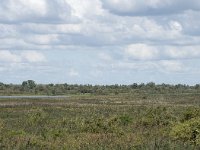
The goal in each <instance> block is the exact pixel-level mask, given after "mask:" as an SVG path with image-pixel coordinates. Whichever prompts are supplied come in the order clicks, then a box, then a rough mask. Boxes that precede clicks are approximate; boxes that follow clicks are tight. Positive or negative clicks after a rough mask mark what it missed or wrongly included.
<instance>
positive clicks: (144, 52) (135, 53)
mask: <svg viewBox="0 0 200 150" xmlns="http://www.w3.org/2000/svg"><path fill="white" fill-rule="evenodd" d="M125 54H126V55H128V56H129V57H131V58H133V59H139V60H148V59H156V58H158V56H159V51H158V50H157V49H156V48H155V47H153V46H148V45H145V44H132V45H129V46H128V47H127V48H126V49H125Z"/></svg>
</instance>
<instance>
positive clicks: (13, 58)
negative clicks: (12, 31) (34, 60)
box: [0, 50, 21, 63]
mask: <svg viewBox="0 0 200 150" xmlns="http://www.w3.org/2000/svg"><path fill="white" fill-rule="evenodd" d="M20 61H21V57H20V56H19V55H16V54H14V53H11V52H10V51H7V50H1V51H0V62H9V63H11V62H20Z"/></svg>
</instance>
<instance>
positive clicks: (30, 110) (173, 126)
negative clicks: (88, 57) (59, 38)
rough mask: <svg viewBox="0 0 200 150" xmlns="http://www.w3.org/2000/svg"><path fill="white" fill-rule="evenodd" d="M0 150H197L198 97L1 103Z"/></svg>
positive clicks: (102, 97) (75, 98)
mask: <svg viewBox="0 0 200 150" xmlns="http://www.w3.org/2000/svg"><path fill="white" fill-rule="evenodd" d="M0 149H10V150H11V149H20V150H21V149H52V150H54V149H81V150H82V149H94V150H96V149H101V150H102V149H152V150H154V149H166V150H168V149H176V150H184V149H188V150H190V149H200V95H199V94H198V93H181V94H177V93H176V94H173V93H171V94H170V93H169V94H148V93H147V94H145V93H143V94H139V93H135V94H134V93H133V94H130V93H120V94H117V95H115V94H110V95H90V94H84V95H74V96H73V95H71V96H70V98H65V97H61V98H56V99H52V98H51V99H44V98H43V99H39V98H35V99H16V98H15V99H13V98H9V99H3V98H2V99H0Z"/></svg>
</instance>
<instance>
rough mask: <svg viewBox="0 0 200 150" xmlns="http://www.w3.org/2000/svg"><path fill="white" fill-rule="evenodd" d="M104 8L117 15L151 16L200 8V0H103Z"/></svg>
mask: <svg viewBox="0 0 200 150" xmlns="http://www.w3.org/2000/svg"><path fill="white" fill-rule="evenodd" d="M102 2H103V6H104V8H106V9H108V10H109V11H110V12H112V13H115V14H117V15H127V16H149V15H163V14H173V13H180V12H183V11H186V10H200V2H199V1H198V0H190V1H183V0H123V1H121V0H102Z"/></svg>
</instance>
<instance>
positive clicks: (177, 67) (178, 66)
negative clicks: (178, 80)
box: [158, 60, 187, 72]
mask: <svg viewBox="0 0 200 150" xmlns="http://www.w3.org/2000/svg"><path fill="white" fill-rule="evenodd" d="M158 65H159V69H160V70H161V71H165V72H183V71H185V70H187V67H186V66H185V65H183V64H182V63H181V62H179V61H171V60H165V61H161V62H160V63H159V64H158Z"/></svg>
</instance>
